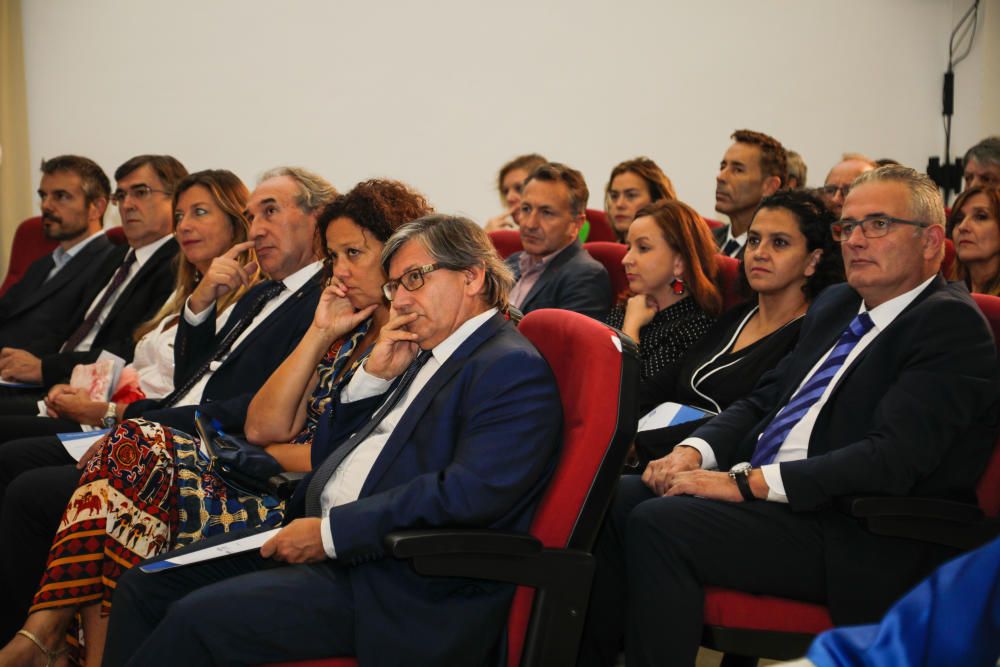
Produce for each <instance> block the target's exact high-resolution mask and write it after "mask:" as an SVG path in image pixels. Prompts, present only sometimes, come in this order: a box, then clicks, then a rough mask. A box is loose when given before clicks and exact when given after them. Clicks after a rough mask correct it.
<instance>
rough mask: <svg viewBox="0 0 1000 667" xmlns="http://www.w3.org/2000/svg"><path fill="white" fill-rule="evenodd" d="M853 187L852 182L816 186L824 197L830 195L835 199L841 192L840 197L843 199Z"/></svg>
mask: <svg viewBox="0 0 1000 667" xmlns="http://www.w3.org/2000/svg"><path fill="white" fill-rule="evenodd" d="M850 189H851V184H850V183H848V184H847V185H824V186H822V187H819V188H816V190H817V191H819V193H820V194H821V195H823V196H824V197H829V198H830V199H833V198H834V197H836V196H837V193H838V192H839V193H840V198H841V199H843V198H845V197H846V196H847V192H848V191H849V190H850Z"/></svg>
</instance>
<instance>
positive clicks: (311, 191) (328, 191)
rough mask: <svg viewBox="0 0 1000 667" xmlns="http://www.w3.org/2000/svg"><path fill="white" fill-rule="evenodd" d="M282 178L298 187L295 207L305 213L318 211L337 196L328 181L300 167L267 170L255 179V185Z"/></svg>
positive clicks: (335, 190)
mask: <svg viewBox="0 0 1000 667" xmlns="http://www.w3.org/2000/svg"><path fill="white" fill-rule="evenodd" d="M282 176H287V177H289V178H290V179H292V180H293V181H295V183H296V185H298V186H299V195H298V196H297V197H296V198H295V205H296V206H298V207H299V208H300V209H302V211H303V212H305V213H315V212H316V211H319V210H320V209H321V208H323V207H324V206H326V205H327V204H329V203H330V202H332V201H333V198H334V197H336V196H337V189H336V188H334V187H333V186H332V185H330V182H329V181H327V180H326V179H325V178H323V177H322V176H320V175H319V174H317V173H315V172H312V171H309V170H308V169H303V168H302V167H275V168H274V169H268V170H267V171H265V172H264V173H263V174H261V175H260V178H258V179H257V184H258V185H260V184H261V183H263V182H264V181H267V180H270V179H272V178H280V177H282Z"/></svg>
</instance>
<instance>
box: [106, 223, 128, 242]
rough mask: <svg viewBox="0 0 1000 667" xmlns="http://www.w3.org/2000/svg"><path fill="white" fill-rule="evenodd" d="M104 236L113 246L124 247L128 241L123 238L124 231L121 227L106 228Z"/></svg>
mask: <svg viewBox="0 0 1000 667" xmlns="http://www.w3.org/2000/svg"><path fill="white" fill-rule="evenodd" d="M104 234H105V235H106V236H107V237H108V240H109V241H111V242H112V243H114V244H115V245H126V244H127V243H128V239H126V238H125V230H124V229H123V228H122V227H108V228H107V229H106V230H104Z"/></svg>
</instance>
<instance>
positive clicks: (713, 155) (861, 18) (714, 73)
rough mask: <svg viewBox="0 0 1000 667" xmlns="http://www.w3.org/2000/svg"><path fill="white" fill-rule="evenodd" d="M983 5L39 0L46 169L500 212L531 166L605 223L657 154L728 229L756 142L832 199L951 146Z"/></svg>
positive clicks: (969, 117) (973, 123)
mask: <svg viewBox="0 0 1000 667" xmlns="http://www.w3.org/2000/svg"><path fill="white" fill-rule="evenodd" d="M969 2H971V0H961V1H959V0H954V1H952V0H879V2H872V1H870V0H811V1H810V2H789V1H787V0H753V1H750V2H747V1H745V0H744V1H738V0H715V1H707V2H698V3H694V2H691V3H679V2H664V1H663V0H636V1H634V2H627V1H622V2H618V3H614V4H612V3H610V2H592V1H587V0H576V1H572V0H567V1H565V2H562V1H560V2H555V1H552V2H546V1H543V0H534V1H523V0H507V1H506V2H503V3H485V2H483V3H474V2H468V1H460V0H443V1H440V2H433V3H432V2H421V3H414V2H402V1H400V0H389V1H386V2H382V3H346V2H325V1H323V0H299V1H298V2H285V3H275V2H266V1H264V0H249V1H247V0H214V1H212V2H205V1H196V0H174V1H172V2H167V3H163V2H157V3H153V2H128V3H126V2H119V1H115V0H89V1H88V2H78V1H76V0H30V1H26V2H24V3H23V7H24V38H25V49H26V53H25V61H26V68H27V80H28V112H29V113H28V115H29V119H30V121H29V122H30V138H31V151H32V163H33V164H37V163H38V162H39V160H40V159H41V158H42V157H43V156H47V157H51V156H53V155H56V154H59V153H67V152H77V153H80V154H83V155H88V156H90V157H92V158H94V159H96V160H97V161H98V162H99V163H101V164H102V165H103V166H104V167H105V169H106V170H107V171H108V172H109V174H110V173H111V172H113V170H114V168H115V166H117V165H118V164H120V163H121V162H122V161H124V160H125V159H127V158H128V157H130V156H131V155H134V154H137V153H146V152H169V153H172V154H174V155H175V156H177V157H178V158H179V159H181V160H182V161H183V162H184V163H185V164H186V165H187V167H188V168H189V169H191V170H196V169H203V168H208V167H224V168H229V169H232V170H233V171H235V172H236V173H237V174H239V175H240V176H241V177H243V178H244V180H246V181H247V182H248V183H251V184H252V181H253V180H254V178H255V177H256V175H257V174H259V173H260V172H261V171H263V170H264V169H266V168H268V167H271V166H274V165H277V164H282V163H288V164H299V165H302V166H307V167H311V168H314V169H316V170H317V171H319V172H320V173H322V174H323V175H325V176H327V177H328V178H329V179H330V180H331V181H332V182H333V183H334V184H335V185H336V186H337V187H338V188H340V189H347V188H349V187H350V186H351V185H352V184H353V183H355V182H356V181H358V180H359V179H362V178H365V177H370V176H378V175H384V176H391V177H395V178H399V179H402V180H404V181H407V182H409V183H411V184H412V185H414V186H416V187H417V188H419V189H421V190H423V191H424V192H425V193H426V194H427V195H428V196H429V197H430V199H431V200H432V202H433V203H434V204H435V205H436V206H437V207H438V208H439V210H444V211H451V212H463V213H465V214H468V215H470V216H472V217H474V218H476V219H479V220H482V219H484V218H486V217H487V216H490V215H493V214H495V213H497V212H498V209H499V205H498V203H497V200H496V194H495V191H494V190H493V187H494V185H493V181H494V178H495V173H496V170H497V168H498V167H499V166H500V165H501V164H502V163H503V162H504V161H506V160H507V159H509V158H511V157H513V156H514V155H517V154H519V153H523V152H528V151H538V152H541V153H543V154H545V155H547V156H549V157H550V159H558V160H560V161H563V162H566V163H568V164H570V165H573V166H576V167H577V168H579V169H581V170H582V171H583V172H584V174H585V175H586V177H587V179H588V182H589V184H590V187H591V192H592V196H591V206H593V207H597V208H600V207H601V195H602V192H603V187H604V183H605V180H606V178H607V173H608V172H609V170H610V169H611V167H612V166H613V165H614V164H615V163H616V162H618V161H620V160H622V159H626V158H630V157H633V156H635V155H638V154H647V155H649V156H650V157H652V158H653V159H655V160H656V161H657V162H659V163H660V165H661V166H662V167H663V168H664V169H665V170H666V171H667V173H668V174H669V175H670V176H671V178H672V179H673V180H674V183H675V185H676V187H677V191H678V193H679V195H680V196H681V198H682V199H685V200H686V201H688V202H689V203H691V204H693V205H694V206H695V207H696V208H698V209H699V210H700V211H701V212H702V213H704V214H706V215H709V216H711V215H712V209H713V206H714V196H713V193H714V187H715V184H714V178H713V177H714V174H715V171H716V169H717V165H718V161H719V159H720V157H721V156H722V153H723V151H724V150H725V148H726V146H727V145H728V144H729V139H728V136H729V134H730V133H731V132H732V131H733V130H734V129H736V128H741V127H748V128H752V129H757V130H762V131H765V132H768V133H771V134H773V135H775V136H776V137H778V138H779V139H781V140H782V141H783V142H784V143H785V144H786V146H788V147H790V148H793V149H795V150H798V151H799V152H800V153H801V154H802V155H803V156H804V158H805V160H806V162H807V163H808V165H809V170H810V171H809V181H810V184H813V185H815V184H818V183H821V182H822V179H823V177H824V175H825V173H826V171H827V169H829V167H830V166H831V165H832V164H833V163H834V162H836V160H837V159H838V156H839V154H840V153H842V152H844V151H862V152H865V153H868V154H869V155H872V156H873V157H894V158H896V159H899V160H901V161H903V162H907V163H910V164H912V165H913V166H917V167H920V168H923V167H924V166H925V165H926V162H927V157H928V156H929V155H932V154H934V155H937V154H940V153H941V152H942V150H943V133H942V130H941V118H940V88H941V77H942V74H943V72H944V68H945V64H946V58H947V39H948V35H949V33H950V31H951V27H952V25H953V22H954V20H955V19H956V18H957V17H958V16H959V15H960V14H961V13H962V12H963V11H964V9H965V8H966V7H967V6H968V5H969ZM990 12H992V15H993V17H994V20H993V21H992V24H991V25H992V26H993V27H992V28H991V29H990V30H987V29H984V28H983V27H982V24H981V29H980V33H979V35H978V36H977V45H976V49H975V50H974V52H973V56H972V57H970V60H969V61H967V63H965V64H963V65H962V66H960V68H959V79H958V81H959V109H958V113H957V115H956V120H955V127H956V136H957V137H961V139H962V143H957V140H956V143H955V144H953V151H955V152H958V153H960V152H961V151H964V150H965V149H966V148H967V147H968V144H969V142H971V141H974V140H975V139H978V138H980V137H982V136H985V135H986V134H987V133H989V132H992V133H996V132H997V131H1000V127H998V125H1000V102H998V100H997V96H996V95H993V96H992V97H991V98H983V97H982V96H981V95H980V93H981V91H980V86H982V85H983V84H984V82H988V81H991V80H994V79H995V78H996V75H997V71H998V70H997V65H996V64H995V63H994V64H988V65H985V66H984V65H983V63H982V58H983V55H982V54H983V53H992V54H993V55H995V54H996V53H997V52H998V49H997V47H996V43H997V41H998V40H1000V35H998V33H1000V30H998V29H997V27H996V26H997V21H996V20H995V17H996V15H997V14H1000V0H985V2H984V7H983V10H982V13H983V14H989V13H990ZM984 43H986V46H984ZM989 49H992V50H991V51H990V50H989ZM963 67H964V68H966V69H967V70H968V71H969V72H970V73H971V74H970V75H969V76H967V77H965V78H963V76H962V75H963V72H962V68H963ZM984 99H986V101H985V102H984ZM963 105H964V106H963ZM984 105H985V106H984ZM963 112H965V113H963ZM990 122H992V123H993V124H994V125H993V126H992V127H988V126H987V123H990Z"/></svg>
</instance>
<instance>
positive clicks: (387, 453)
mask: <svg viewBox="0 0 1000 667" xmlns="http://www.w3.org/2000/svg"><path fill="white" fill-rule="evenodd" d="M506 325H507V320H506V319H504V317H503V316H502V315H500V314H496V315H494V316H493V317H491V318H490V319H489V320H487V321H486V323H485V324H483V325H482V326H481V327H479V328H478V329H477V330H476V331H474V332H473V333H472V335H471V336H469V337H468V338H466V339H465V342H463V343H462V344H461V345H460V346H459V347H458V349H457V350H455V352H454V353H453V354H452V355H451V356H450V357H448V361H446V362H445V363H444V365H443V366H441V368H439V369H437V371H436V372H435V373H434V375H433V376H432V377H431V379H430V380H429V381H428V382H427V384H426V385H424V387H423V388H422V389H421V390H420V393H419V394H417V395H416V397H414V399H413V401H412V402H411V403H410V405H409V407H407V408H406V412H404V413H403V416H402V418H401V419H400V420H399V423H398V424H396V428H395V429H393V431H392V435H390V436H389V440H388V441H387V442H386V443H385V447H383V448H382V452H381V453H380V454H379V456H378V458H377V459H376V460H375V465H374V466H372V469H371V472H369V473H368V478H367V479H366V480H365V484H364V486H363V487H362V488H361V495H360V497H362V498H364V497H365V496H366V495H368V494H369V493H371V489H373V488H375V487H376V486H377V485H378V483H379V481H380V480H381V479H382V477H383V475H385V473H386V471H387V470H388V469H389V466H390V465H391V464H392V462H393V461H394V460H395V459H396V457H397V456H398V455H399V452H400V451H401V450H402V447H403V445H404V444H406V443H407V442H408V441H409V439H410V435H411V434H412V433H413V429H415V428H416V426H417V424H418V423H419V422H420V418H421V417H423V415H424V412H426V411H427V408H428V407H429V406H430V404H431V401H433V400H434V397H435V396H437V395H438V393H439V392H440V391H441V388H442V387H444V386H445V385H446V384H447V383H448V382H449V381H450V380H451V378H452V377H453V376H454V375H455V373H457V372H458V371H459V370H460V369H461V368H462V366H463V365H464V364H465V360H466V359H468V358H469V356H471V355H472V353H473V352H475V351H476V349H478V348H479V346H480V345H482V344H483V343H485V342H486V341H488V340H489V339H491V338H493V336H495V335H496V334H497V332H498V331H500V329H501V328H502V327H504V326H506ZM456 400H457V397H456Z"/></svg>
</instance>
